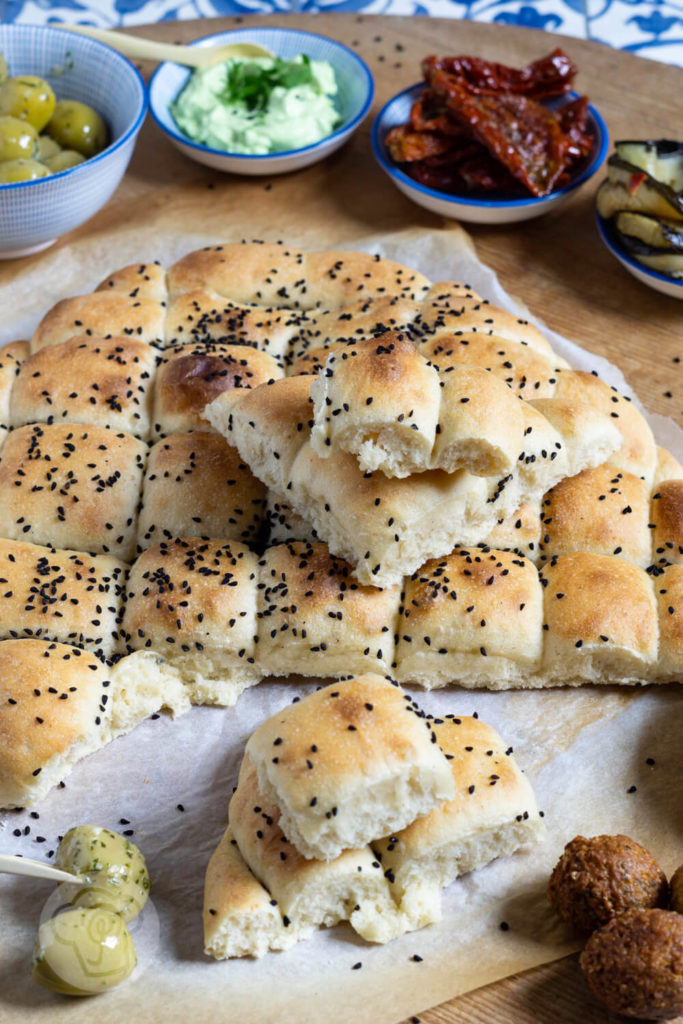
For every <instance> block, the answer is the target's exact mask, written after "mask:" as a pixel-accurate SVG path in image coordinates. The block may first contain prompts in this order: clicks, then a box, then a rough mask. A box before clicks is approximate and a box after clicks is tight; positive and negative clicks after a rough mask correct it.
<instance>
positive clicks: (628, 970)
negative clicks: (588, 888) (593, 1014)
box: [579, 908, 683, 1020]
mask: <svg viewBox="0 0 683 1024" xmlns="http://www.w3.org/2000/svg"><path fill="white" fill-rule="evenodd" d="M579 963H580V964H581V970H582V971H583V973H584V975H585V976H586V980H587V982H588V984H589V985H590V988H591V990H592V992H593V994H594V995H595V996H597V998H598V999H599V1000H600V1001H601V1002H603V1003H605V1004H606V1006H608V1007H609V1009H610V1010H613V1011H614V1012H616V1013H623V1014H625V1016H627V1017H641V1018H645V1019H646V1020H670V1019H671V1018H672V1017H677V1016H678V1015H679V1014H681V1013H683V916H681V915H680V914H676V913H674V912H673V911H671V910H657V909H655V910H645V909H642V908H635V909H633V910H627V911H626V912H625V913H624V914H619V916H618V917H613V918H612V920H611V921H608V922H607V924H606V925H605V926H604V927H603V928H600V929H599V931H597V932H594V933H593V935H591V937H590V939H589V940H588V942H587V944H586V948H585V949H584V951H583V953H582V954H581V957H580V959H579Z"/></svg>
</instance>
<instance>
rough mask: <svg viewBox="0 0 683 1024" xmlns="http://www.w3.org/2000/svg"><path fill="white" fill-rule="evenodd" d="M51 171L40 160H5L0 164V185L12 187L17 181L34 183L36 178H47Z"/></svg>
mask: <svg viewBox="0 0 683 1024" xmlns="http://www.w3.org/2000/svg"><path fill="white" fill-rule="evenodd" d="M49 174H50V170H49V169H48V168H47V167H46V166H45V164H41V163H40V162H39V161H38V160H24V159H19V160H5V162H4V163H2V164H0V185H10V184H13V183H14V182H17V181H33V180H34V178H47V177H48V175H49Z"/></svg>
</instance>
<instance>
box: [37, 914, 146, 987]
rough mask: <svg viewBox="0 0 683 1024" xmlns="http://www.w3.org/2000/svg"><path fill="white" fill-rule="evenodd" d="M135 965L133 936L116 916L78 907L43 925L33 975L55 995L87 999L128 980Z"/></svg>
mask: <svg viewBox="0 0 683 1024" xmlns="http://www.w3.org/2000/svg"><path fill="white" fill-rule="evenodd" d="M136 963H137V957H136V955H135V946H134V945H133V940H132V938H131V934H130V932H129V931H128V928H127V927H126V925H125V924H124V922H123V921H122V920H121V918H120V917H119V915H118V914H113V913H112V912H111V911H109V910H103V909H101V908H99V907H98V908H96V909H90V908H87V907H79V908H77V909H73V910H65V911H64V913H63V914H58V915H57V917H53V918H51V919H50V920H49V921H44V922H43V924H41V926H40V928H39V930H38V938H37V939H36V944H35V946H34V949H33V966H32V970H31V976H32V978H33V980H34V981H37V982H38V984H39V985H43V986H44V987H45V988H49V989H52V991H53V992H61V993H63V994H64V995H70V996H89V995H93V994H95V993H97V992H104V991H105V990H106V989H108V988H114V986H115V985H119V984H120V983H121V982H122V981H125V979H126V978H127V977H129V975H131V974H132V973H133V971H134V970H135V965H136Z"/></svg>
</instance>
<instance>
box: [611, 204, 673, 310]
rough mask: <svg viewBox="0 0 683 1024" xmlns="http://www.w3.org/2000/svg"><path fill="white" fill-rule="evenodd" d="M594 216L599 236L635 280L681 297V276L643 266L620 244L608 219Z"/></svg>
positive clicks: (659, 290) (656, 289) (658, 290)
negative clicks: (670, 275)
mask: <svg viewBox="0 0 683 1024" xmlns="http://www.w3.org/2000/svg"><path fill="white" fill-rule="evenodd" d="M596 217H597V222H598V231H599V233H600V237H601V238H602V240H603V242H604V243H605V245H606V246H607V248H608V249H609V251H610V252H611V253H612V255H613V256H614V257H615V258H616V259H618V260H619V262H620V263H621V265H622V267H624V268H625V269H626V270H628V272H629V274H632V275H633V276H634V277H635V278H636V280H638V281H641V282H642V284H646V285H647V286H648V287H649V288H654V290H655V291H657V292H662V294H663V295H670V296H671V297H672V298H674V299H683V278H680V277H678V278H676V277H668V276H667V275H666V274H660V273H659V271H657V270H650V268H649V267H644V266H643V265H642V263H638V261H637V260H634V258H633V257H632V256H631V255H630V253H628V252H627V251H626V249H624V247H623V246H622V245H621V244H620V242H619V239H618V237H617V235H616V234H615V232H614V231H613V230H612V228H611V225H610V223H609V221H606V220H605V219H604V217H601V216H600V214H596Z"/></svg>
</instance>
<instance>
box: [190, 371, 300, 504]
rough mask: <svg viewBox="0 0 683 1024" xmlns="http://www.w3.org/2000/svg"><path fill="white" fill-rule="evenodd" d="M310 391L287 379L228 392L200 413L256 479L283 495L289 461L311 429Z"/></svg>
mask: <svg viewBox="0 0 683 1024" xmlns="http://www.w3.org/2000/svg"><path fill="white" fill-rule="evenodd" d="M310 387H311V384H310V380H309V379H308V378H307V377H289V378H285V379H284V380H276V381H273V382H272V383H267V384H264V385H262V386H261V387H258V388H254V389H253V391H248V392H241V391H227V392H225V393H224V394H222V395H219V397H218V398H216V399H214V401H213V402H211V403H210V404H209V405H207V406H206V408H205V410H204V416H205V417H206V419H207V420H208V421H209V423H210V424H211V426H212V427H214V429H215V430H217V431H218V432H219V433H220V434H223V436H224V437H226V438H227V440H228V441H229V443H230V444H234V445H235V447H236V448H237V449H238V451H239V452H240V455H241V456H242V458H243V459H245V461H246V462H247V463H248V464H249V466H250V467H251V470H252V472H253V473H254V474H255V476H257V477H258V479H259V480H262V481H263V483H265V484H266V486H267V487H270V488H272V489H273V490H274V491H275V492H276V493H278V494H280V495H284V494H285V493H286V491H287V486H288V484H289V478H290V473H291V469H292V466H293V464H294V460H295V458H296V456H297V454H298V452H299V449H300V448H301V447H302V445H303V444H304V442H305V441H307V440H308V436H309V432H310V430H311V427H312V426H313V404H312V402H311V397H310Z"/></svg>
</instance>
